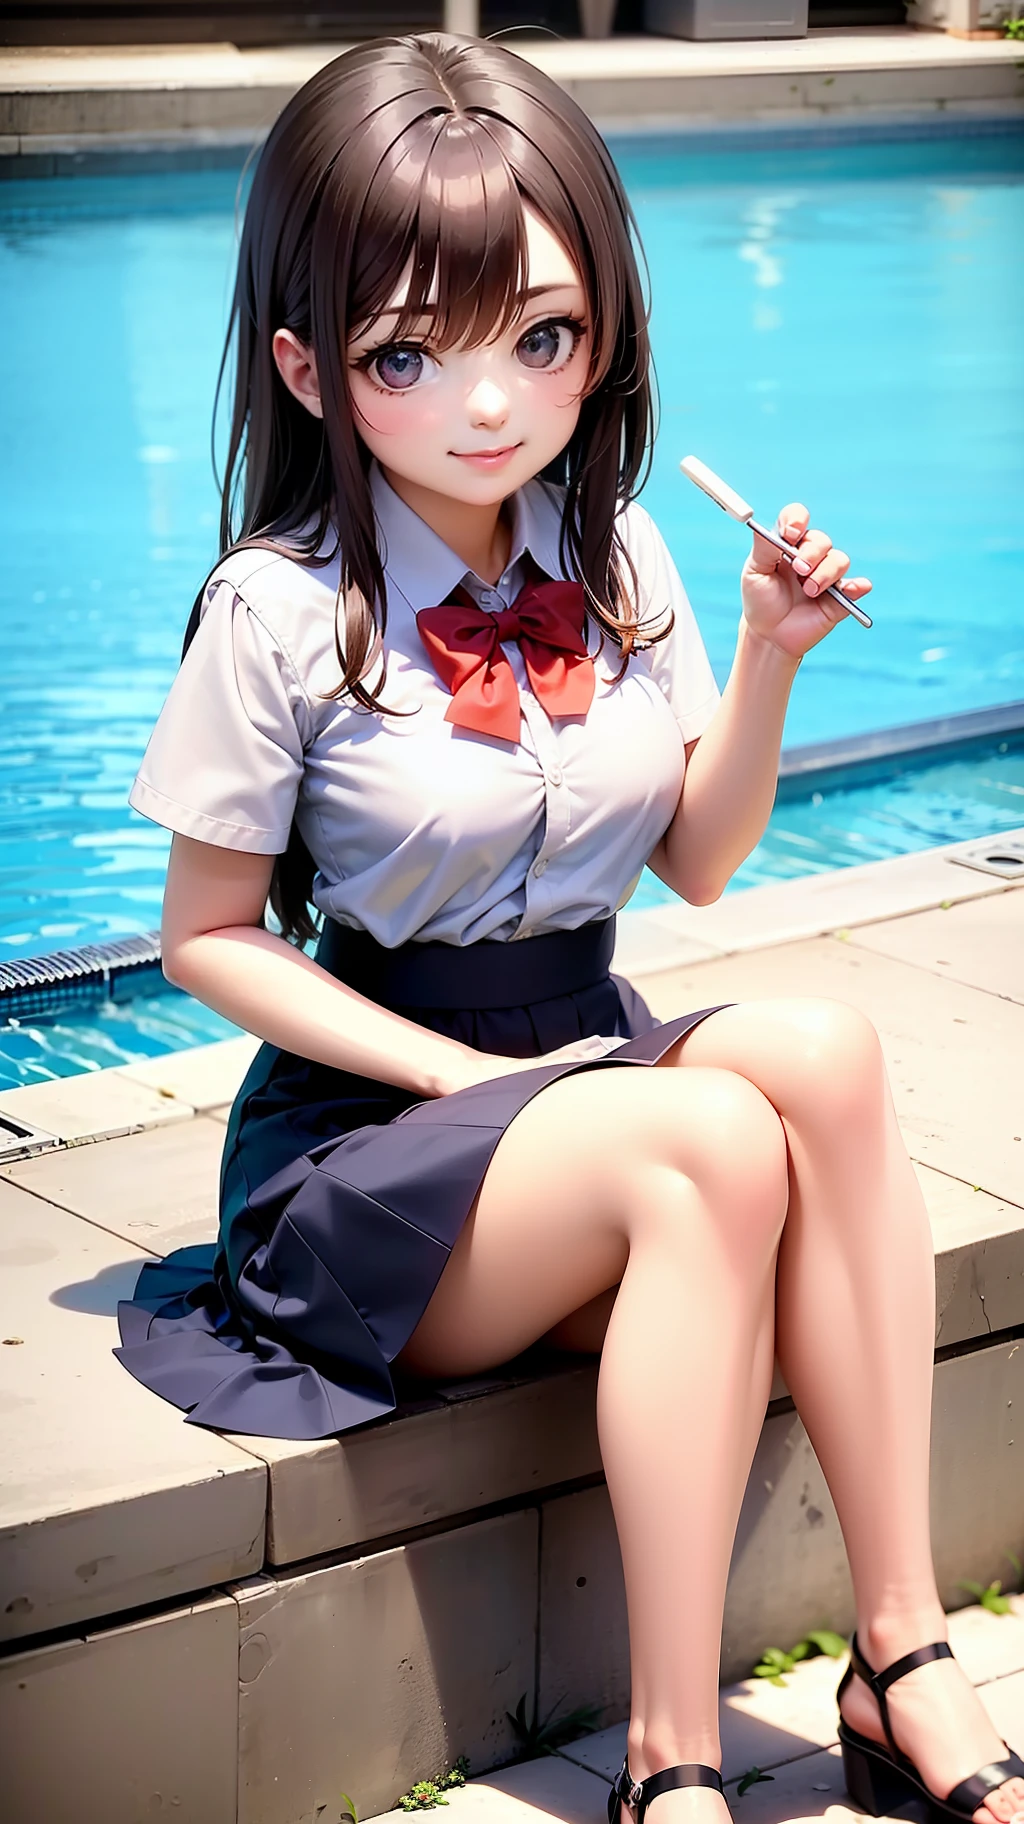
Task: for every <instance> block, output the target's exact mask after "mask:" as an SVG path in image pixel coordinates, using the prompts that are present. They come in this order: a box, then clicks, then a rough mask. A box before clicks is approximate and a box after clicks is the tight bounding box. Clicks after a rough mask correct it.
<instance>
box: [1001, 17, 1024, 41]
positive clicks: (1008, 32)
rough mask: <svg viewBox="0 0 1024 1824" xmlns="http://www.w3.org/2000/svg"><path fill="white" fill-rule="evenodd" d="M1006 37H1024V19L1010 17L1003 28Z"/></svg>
mask: <svg viewBox="0 0 1024 1824" xmlns="http://www.w3.org/2000/svg"><path fill="white" fill-rule="evenodd" d="M1003 36H1004V37H1005V38H1024V19H1008V20H1007V21H1006V24H1005V26H1004V28H1003Z"/></svg>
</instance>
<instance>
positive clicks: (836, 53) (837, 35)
mask: <svg viewBox="0 0 1024 1824" xmlns="http://www.w3.org/2000/svg"><path fill="white" fill-rule="evenodd" d="M344 48H345V47H344V45H341V44H333V45H331V44H314V45H285V46H281V47H278V48H276V49H272V50H269V49H268V50H241V49H239V48H238V47H236V46H235V45H231V44H212V45H210V44H205V45H168V46H126V47H110V46H103V47H82V48H72V47H63V48H34V47H26V48H24V49H14V50H6V51H4V52H2V53H0V162H2V163H3V164H4V165H5V166H6V167H7V171H6V175H16V174H17V172H16V171H12V170H11V168H10V167H11V166H20V163H21V160H22V159H24V158H28V157H31V158H33V159H34V160H50V161H57V162H56V163H55V164H54V165H53V166H52V170H53V172H54V174H57V173H58V171H59V168H60V161H62V160H65V161H66V160H70V161H71V163H72V168H73V165H74V161H75V160H76V159H79V160H80V159H81V158H83V157H87V156H88V155H90V154H94V153H96V152H97V151H104V152H107V153H113V154H117V153H120V154H121V155H122V156H123V155H124V154H126V153H131V152H139V151H147V150H149V151H164V152H168V151H174V150H178V151H183V152H189V151H191V153H192V154H193V155H195V154H196V153H203V152H205V154H206V155H207V156H208V157H209V158H210V159H211V160H216V159H217V158H218V157H220V158H223V156H224V155H225V151H226V150H229V149H230V148H231V147H237V146H239V145H243V144H252V143H255V142H256V141H258V140H259V139H260V138H261V137H262V136H263V135H264V134H265V133H266V131H267V129H268V128H269V126H270V125H271V123H272V121H273V120H274V119H275V118H276V117H277V115H278V114H279V113H280V111H281V109H282V108H283V107H284V105H285V103H286V102H287V101H288V100H289V99H290V97H291V96H292V94H294V92H295V90H296V89H297V88H298V87H299V86H300V84H301V83H303V82H304V81H306V80H307V78H308V77H310V76H312V75H313V74H314V73H315V71H316V70H318V69H319V68H321V67H322V66H323V64H325V63H326V62H328V61H329V60H330V59H331V58H332V57H334V56H336V55H337V54H338V53H339V51H341V50H343V49H344ZM515 49H516V50H517V51H519V52H520V54H521V55H522V56H524V57H526V58H528V59H529V60H530V61H531V62H533V63H535V64H537V65H538V66H539V67H540V68H542V69H544V70H546V71H547V73H548V74H549V75H550V76H552V77H553V79H554V80H555V81H556V82H558V83H560V84H561V86H562V87H563V88H564V89H566V90H567V92H568V93H569V94H570V95H572V96H573V98H574V99H575V100H576V101H577V102H579V104H580V105H581V106H582V107H583V108H584V109H585V110H586V111H587V113H589V114H590V115H591V116H592V118H593V119H595V120H596V121H597V122H598V124H599V125H600V126H601V127H602V128H604V129H605V130H608V131H612V132H614V131H624V132H630V133H635V132H646V133H649V132H659V131H666V130H668V131H672V132H678V131H681V130H683V131H685V130H687V129H690V130H693V129H698V128H701V127H704V128H706V127H708V126H715V125H721V124H723V123H733V124H735V123H736V122H743V123H756V122H758V121H761V122H769V123H771V124H773V125H776V126H777V125H780V124H786V123H789V124H791V125H793V126H795V127H796V128H797V129H799V128H801V127H806V126H808V125H813V124H814V123H818V124H819V125H820V123H821V122H823V121H830V120H831V121H836V120H838V121H843V120H844V119H848V120H853V119H859V118H863V119H865V120H867V121H868V122H870V121H871V120H872V119H875V120H879V119H884V118H890V119H891V120H892V122H893V123H894V124H899V122H901V121H908V120H909V121H910V122H911V123H912V122H913V120H914V119H917V118H920V117H926V118H927V117H933V116H935V115H937V114H944V115H949V114H950V113H952V114H953V115H962V116H963V118H964V119H965V121H970V120H971V119H972V118H978V119H983V118H985V117H988V116H990V115H991V114H992V113H993V111H994V112H995V113H998V114H1003V115H1005V114H1007V113H1010V114H1021V115H1024V58H1022V56H1021V47H1020V46H1019V45H1015V44H1013V43H1010V42H1007V41H1004V40H981V41H976V40H964V39H959V38H954V37H951V36H949V35H948V34H946V33H943V32H936V31H920V30H914V29H912V28H909V27H892V28H890V29H888V30H878V31H870V30H866V29H863V28H862V29H856V30H849V29H846V30H843V29H840V30H827V31H814V32H811V33H809V35H808V36H807V37H806V38H802V39H791V40H765V41H744V42H739V43H726V44H708V43H690V42H686V41H684V40H681V39H675V38H655V37H649V36H640V37H629V36H625V35H623V36H619V37H613V38H608V39H602V40H586V39H567V40H564V41H557V40H556V41H550V40H542V41H536V40H534V41H525V42H524V41H523V40H522V39H520V38H519V37H518V36H517V37H516V39H515ZM39 174H43V173H42V172H39Z"/></svg>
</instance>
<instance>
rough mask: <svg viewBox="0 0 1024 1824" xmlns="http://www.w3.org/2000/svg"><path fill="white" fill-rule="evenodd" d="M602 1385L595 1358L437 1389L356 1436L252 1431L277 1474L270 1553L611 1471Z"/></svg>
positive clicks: (377, 1532) (401, 1525)
mask: <svg viewBox="0 0 1024 1824" xmlns="http://www.w3.org/2000/svg"><path fill="white" fill-rule="evenodd" d="M595 1385H596V1367H595V1365H594V1364H593V1363H589V1362H588V1363H587V1364H586V1365H585V1366H576V1365H570V1366H568V1367H567V1368H565V1369H564V1370H561V1371H559V1372H556V1373H553V1374H552V1375H550V1376H549V1377H545V1378H544V1379H542V1380H534V1381H530V1382H528V1383H526V1384H524V1385H522V1386H513V1387H511V1388H508V1389H507V1390H504V1391H499V1392H495V1393H489V1394H486V1395H485V1394H483V1393H481V1395H480V1396H479V1397H478V1398H475V1399H474V1398H469V1399H463V1398H459V1399H456V1400H453V1401H450V1402H445V1401H443V1400H442V1399H435V1400H433V1401H431V1402H428V1403H427V1405H426V1408H425V1410H423V1411H421V1412H418V1413H416V1414H414V1415H413V1416H411V1417H407V1418H401V1419H398V1420H396V1421H394V1422H393V1423H391V1424H388V1425H377V1426H373V1427H372V1428H370V1429H367V1430H365V1431H359V1432H353V1433H351V1434H350V1435H349V1436H348V1437H343V1438H330V1439H326V1440H324V1441H321V1442H317V1443H313V1444H298V1443H291V1442H288V1441H287V1440H282V1439H275V1438H250V1437H247V1438H245V1440H244V1448H245V1449H246V1450H250V1451H252V1452H254V1454H256V1455H257V1456H259V1457H261V1458H262V1460H263V1461H264V1462H265V1463H266V1465H267V1467H268V1470H269V1474H270V1504H269V1514H268V1525H267V1561H268V1563H270V1564H292V1563H295V1562H296V1561H297V1560H300V1559H303V1558H310V1557H313V1556H315V1555H317V1554H320V1553H324V1552H335V1551H344V1550H347V1549H350V1548H351V1547H352V1546H354V1545H359V1544H362V1543H364V1542H365V1541H367V1540H369V1539H384V1538H386V1537H387V1536H388V1534H389V1533H401V1532H407V1531H409V1530H410V1529H411V1528H413V1527H418V1526H423V1525H427V1524H430V1523H432V1522H434V1521H437V1520H443V1519H445V1518H447V1517H449V1516H451V1515H455V1514H464V1513H471V1512H472V1511H473V1510H474V1509H475V1508H479V1507H485V1506H489V1505H490V1504H491V1503H492V1502H495V1501H504V1500H509V1499H511V1498H513V1497H515V1496H522V1497H523V1498H526V1499H528V1498H530V1496H532V1495H533V1494H534V1493H539V1492H540V1491H541V1490H542V1489H545V1488H551V1487H554V1486H557V1485H558V1484H559V1483H561V1482H567V1481H574V1480H576V1479H577V1478H578V1477H582V1476H588V1475H596V1474H599V1473H600V1469H601V1457H600V1452H599V1450H598V1445H597V1426H596V1420H595V1414H594V1390H595ZM239 1442H243V1440H239Z"/></svg>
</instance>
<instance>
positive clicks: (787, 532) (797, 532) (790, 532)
mask: <svg viewBox="0 0 1024 1824" xmlns="http://www.w3.org/2000/svg"><path fill="white" fill-rule="evenodd" d="M782 533H783V537H784V538H802V537H803V527H802V526H783V528H782Z"/></svg>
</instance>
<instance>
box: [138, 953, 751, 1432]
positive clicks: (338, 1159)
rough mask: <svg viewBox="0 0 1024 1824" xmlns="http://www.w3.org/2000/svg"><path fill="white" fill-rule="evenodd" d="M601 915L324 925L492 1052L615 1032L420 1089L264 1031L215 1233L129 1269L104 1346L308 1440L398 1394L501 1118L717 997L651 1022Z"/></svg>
mask: <svg viewBox="0 0 1024 1824" xmlns="http://www.w3.org/2000/svg"><path fill="white" fill-rule="evenodd" d="M613 943H614V920H608V921H607V922H606V923H604V924H592V925H585V926H583V927H582V928H581V929H580V930H578V931H560V932H554V933H551V934H549V935H547V936H543V937H534V938H525V939H522V940H521V941H520V942H515V941H513V942H511V943H493V942H483V943H479V944H474V945H472V946H470V947H468V948H465V949H458V948H456V947H454V946H452V945H449V944H437V943H427V944H417V943H411V944H405V945H403V946H402V947H401V949H398V950H385V949H383V948H382V947H381V946H380V945H378V944H376V943H375V942H374V941H373V939H371V938H370V937H368V936H367V935H366V933H363V932H355V931H349V930H345V929H343V928H342V927H340V926H338V925H335V924H332V923H329V924H328V926H327V928H326V930H325V932H324V935H323V937H322V938H321V941H320V947H319V949H318V952H317V960H318V961H319V962H320V963H321V964H322V965H323V966H324V967H325V968H327V969H329V970H330V971H331V973H332V974H333V975H335V976H337V977H338V978H339V979H340V980H342V981H345V982H348V983H349V984H350V985H351V986H352V987H355V988H357V989H358V990H359V992H360V993H361V994H364V995H366V996H367V997H368V998H369V999H371V1000H375V1001H377V1002H379V1003H380V1004H381V1005H383V1006H387V1007H390V1008H392V1009H393V1010H394V1011H396V1012H398V1013H402V1014H404V1015H405V1016H406V1017H407V1018H409V1019H411V1020H414V1021H416V1022H417V1023H418V1024H419V1025H423V1026H428V1027H430V1028H431V1029H432V1030H434V1031H435V1032H440V1033H444V1034H445V1035H446V1036H448V1037H450V1038H454V1039H458V1040H460V1041H462V1042H463V1043H464V1044H467V1045H471V1046H473V1047H474V1048H475V1049H477V1050H479V1051H484V1052H491V1053H495V1054H500V1055H503V1056H505V1057H516V1058H528V1057H537V1056H539V1055H541V1054H542V1053H544V1052H549V1051H554V1050H557V1049H558V1048H559V1047H560V1046H562V1045H566V1044H568V1043H569V1042H570V1041H571V1040H574V1039H581V1038H589V1037H594V1036H602V1037H607V1038H619V1039H622V1040H623V1041H625V1043H623V1044H622V1045H621V1046H619V1047H618V1048H616V1050H615V1051H614V1052H613V1053H612V1054H611V1055H610V1056H609V1057H607V1058H601V1059H596V1060H588V1061H586V1062H583V1063H567V1064H546V1065H542V1066H539V1067H538V1068H537V1069H535V1070H526V1071H521V1072H516V1073H514V1074H513V1075H511V1076H503V1077H496V1078H494V1079H493V1080H491V1081H489V1082H485V1083H481V1084H478V1085H476V1086H474V1087H473V1088H470V1089H463V1090H459V1091H457V1092H456V1093H455V1094H453V1095H449V1096H442V1097H439V1098H437V1099H436V1100H430V1101H422V1100H419V1099H418V1098H417V1097H416V1096H415V1095H414V1094H412V1093H411V1092H410V1091H408V1090H404V1089H398V1088H396V1087H395V1086H394V1085H392V1084H389V1083H378V1082H375V1081H373V1080H372V1079H370V1078H367V1077H359V1076H354V1075H352V1074H350V1073H349V1072H347V1071H341V1070H332V1069H330V1068H329V1067H328V1066H326V1065H323V1064H312V1063H310V1062H309V1061H308V1060H307V1059H305V1058H299V1057H295V1056H292V1055H291V1054H290V1053H288V1052H283V1051H278V1050H277V1049H276V1048H275V1047H274V1046H272V1045H264V1046H263V1047H262V1049H261V1050H260V1051H259V1053H258V1054H257V1056H256V1058H255V1060H254V1062H253V1065H252V1068H251V1069H250V1071H249V1073H248V1076H247V1077H246V1079H245V1082H244V1083H243V1084H242V1087H241V1089H240V1090H239V1092H238V1095H237V1097H236V1099H235V1103H234V1107H233V1109H232V1113H231V1119H230V1122H229V1124H228V1130H227V1139H226V1143H225V1149H224V1161H223V1166H222V1171H221V1199H220V1202H221V1221H220V1238H219V1242H218V1243H217V1245H216V1246H214V1245H212V1244H211V1245H210V1246H209V1247H193V1248H180V1249H178V1251H177V1252H176V1253H174V1254H170V1255H168V1257H167V1259H166V1260H162V1261H157V1262H154V1263H152V1264H150V1265H147V1266H145V1267H143V1269H142V1272H141V1274H140V1276H139V1281H138V1284H137V1286H136V1289H135V1295H134V1298H133V1299H131V1300H130V1301H127V1302H125V1303H123V1304H121V1305H120V1306H119V1308H118V1319H119V1323H120V1330H121V1347H120V1348H119V1349H117V1350H116V1351H115V1354H117V1355H118V1357H119V1358H120V1360H121V1361H122V1362H123V1363H124V1366H125V1367H126V1368H127V1369H128V1370H129V1372H130V1373H131V1374H133V1375H134V1376H135V1378H136V1379H137V1380H140V1381H142V1382H144V1384H145V1385H146V1386H147V1387H150V1388H152V1390H153V1391H154V1392H155V1393H158V1394H160V1395H162V1397H163V1398H164V1399H166V1400H170V1401H171V1402H172V1403H173V1404H174V1405H175V1406H178V1407H180V1408H181V1409H182V1411H183V1412H185V1413H186V1414H187V1416H188V1421H189V1423H190V1424H193V1425H208V1426H211V1427H213V1428H214V1429H216V1430H222V1431H236V1432H245V1433H252V1434H256V1435H261V1436H264V1437H278V1438H323V1437H330V1436H332V1435H333V1434H335V1433H337V1432H341V1431H347V1430H349V1429H350V1427H352V1426H354V1425H362V1424H365V1423H366V1422H367V1421H368V1420H372V1419H376V1418H380V1417H381V1416H382V1415H383V1414H386V1413H389V1412H391V1411H393V1409H394V1407H395V1403H396V1401H395V1392H394V1387H393V1384H392V1378H391V1372H390V1367H389V1364H390V1363H391V1362H393V1361H394V1359H395V1357H396V1356H397V1355H398V1354H399V1352H400V1350H401V1349H402V1348H403V1347H404V1345H405V1344H406V1343H407V1342H408V1340H409V1337H410V1336H411V1335H412V1332H413V1330H414V1329H415V1328H416V1325H417V1323H418V1322H419V1320H420V1318H421V1317H422V1315H423V1312H424V1311H425V1310H426V1307H427V1305H428V1303H429V1301H430V1297H431V1294H432V1293H433V1291H434V1288H435V1286H436V1285H437V1282H438V1280H439V1278H440V1276H441V1273H442V1271H443V1268H444V1265H445V1262H446V1260H447V1259H448V1255H449V1253H450V1251H451V1248H452V1246H453V1244H454V1242H455V1240H456V1239H457V1237H458V1234H459V1231H460V1229H461V1228H462V1225H463V1223H464V1222H465V1220H466V1217H467V1215H468V1214H469V1211H470V1209H471V1207H472V1205H473V1201H474V1199H475V1197H476V1194H477V1191H478V1190H479V1188H480V1184H481V1182H482V1180H483V1177H484V1173H485V1172H486V1170H487V1166H488V1163H489V1161H490V1158H491V1155H492V1153H493V1152H494V1149H495V1147H496V1146H497V1144H498V1141H499V1140H500V1139H501V1136H502V1134H503V1133H504V1131H505V1129H506V1127H507V1126H508V1125H509V1122H510V1121H512V1120H513V1119H514V1118H515V1116H516V1115H517V1114H518V1113H519V1111H520V1109H521V1108H523V1107H525V1105H526V1103H527V1102H529V1101H530V1100H531V1099H532V1098H533V1097H534V1096H535V1095H537V1093H538V1091H540V1090H542V1089H543V1088H544V1087H545V1086H546V1085H547V1084H548V1083H551V1082H554V1081H555V1079H556V1078H558V1077H561V1076H566V1075H568V1074H569V1073H570V1072H573V1071H578V1070H593V1069H604V1068H608V1067H609V1066H611V1065H620V1064H627V1063H629V1064H654V1063H656V1062H657V1061H658V1059H659V1058H660V1057H662V1056H663V1055H664V1053H665V1052H666V1051H667V1050H668V1049H669V1047H670V1046H671V1045H673V1044H674V1043H675V1042H676V1040H677V1039H679V1038H681V1037H682V1035H683V1034H684V1033H686V1032H688V1031H689V1030H690V1028H691V1027H693V1026H695V1025H696V1024H697V1023H698V1021H700V1020H702V1019H704V1018H705V1016H706V1014H708V1013H711V1012H714V1011H715V1009H714V1008H704V1009H702V1010H701V1011H700V1012H698V1013H688V1014H684V1015H682V1017H681V1018H678V1019H674V1020H671V1021H669V1022H668V1023H667V1024H666V1025H659V1024H658V1023H657V1022H656V1021H655V1020H654V1018H653V1016H652V1015H651V1013H650V1012H649V1010H648V1008H647V1007H646V1006H645V1004H644V1002H643V1001H642V1000H641V999H640V997H639V995H638V994H636V993H635V991H634V990H633V989H632V988H631V987H630V985H629V983H628V982H625V981H623V980H621V979H620V978H618V977H615V976H612V975H610V974H609V964H610V961H611V955H612V947H613Z"/></svg>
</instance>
